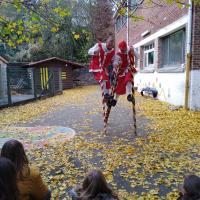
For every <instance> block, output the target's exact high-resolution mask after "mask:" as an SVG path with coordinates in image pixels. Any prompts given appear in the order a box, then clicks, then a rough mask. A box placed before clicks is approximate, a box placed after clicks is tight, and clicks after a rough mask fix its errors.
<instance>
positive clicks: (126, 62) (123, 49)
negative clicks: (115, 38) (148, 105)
mask: <svg viewBox="0 0 200 200" xmlns="http://www.w3.org/2000/svg"><path fill="white" fill-rule="evenodd" d="M118 47H119V52H118V53H117V54H116V55H115V58H114V63H113V66H114V68H113V73H115V69H117V68H119V69H118V70H119V72H118V75H117V76H118V77H117V84H116V89H115V93H116V95H115V98H114V99H113V100H111V105H112V106H115V105H116V103H117V100H118V97H119V96H120V95H124V94H126V95H127V100H128V101H129V102H133V101H134V97H133V91H132V89H133V74H134V73H136V72H137V71H136V69H135V67H134V66H133V65H134V63H131V62H134V61H132V60H133V59H132V56H134V49H133V47H131V48H129V49H128V46H127V43H126V42H125V41H124V40H123V41H121V42H120V43H119V45H118Z"/></svg>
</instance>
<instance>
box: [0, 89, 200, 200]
mask: <svg viewBox="0 0 200 200" xmlns="http://www.w3.org/2000/svg"><path fill="white" fill-rule="evenodd" d="M99 92H100V91H99V89H98V87H97V86H90V87H84V88H78V89H72V90H67V91H65V92H64V94H63V95H59V96H56V97H53V98H49V99H46V100H42V101H37V102H34V103H30V104H27V105H23V106H19V107H13V108H8V109H4V110H1V111H0V133H1V136H0V137H15V138H17V139H20V140H21V141H24V142H26V141H27V140H29V141H31V139H32V138H33V137H34V132H32V133H28V132H27V130H29V129H27V128H26V127H42V126H62V127H64V126H66V127H70V128H73V129H74V130H75V131H76V133H77V134H76V136H75V137H74V138H73V139H71V140H60V139H58V138H51V139H47V140H46V141H45V143H44V144H43V145H41V146H38V145H35V144H33V145H32V146H29V147H28V150H27V153H28V156H29V159H30V160H31V162H32V163H33V164H35V165H37V166H38V167H40V169H41V173H42V175H43V177H44V179H45V181H46V182H47V183H48V184H49V187H50V188H51V190H52V194H53V199H68V196H67V191H68V190H69V189H70V188H72V187H73V186H74V185H75V184H77V183H80V181H81V180H82V178H83V177H84V176H85V173H86V172H87V171H88V170H89V169H92V168H100V169H101V170H102V171H103V172H104V174H105V176H106V179H107V181H108V182H109V184H110V185H111V187H112V188H113V189H114V190H115V191H116V192H117V193H118V195H119V197H120V199H122V200H123V199H127V200H129V199H130V200H134V199H176V198H177V195H178V190H177V188H178V185H179V184H180V183H182V182H183V178H184V175H187V174H191V173H192V174H193V173H195V174H197V175H200V165H199V163H200V153H199V152H200V113H198V112H190V111H185V110H183V109H180V110H175V111H172V110H170V109H169V108H168V107H169V105H168V104H165V103H162V102H160V101H157V100H153V99H150V98H144V97H140V96H139V95H137V98H136V102H137V121H138V134H139V136H138V137H136V138H135V137H134V135H133V128H132V112H131V105H130V104H129V103H128V102H127V101H126V99H125V97H122V98H121V99H120V101H119V102H118V105H117V107H116V108H114V109H113V111H112V113H111V116H110V122H109V128H108V133H107V135H105V134H103V133H102V127H103V123H102V117H101V99H100V96H99ZM40 134H41V137H42V135H44V134H45V133H43V132H41V133H40Z"/></svg>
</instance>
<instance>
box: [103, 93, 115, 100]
mask: <svg viewBox="0 0 200 200" xmlns="http://www.w3.org/2000/svg"><path fill="white" fill-rule="evenodd" d="M112 99H113V96H111V95H109V94H104V100H112Z"/></svg>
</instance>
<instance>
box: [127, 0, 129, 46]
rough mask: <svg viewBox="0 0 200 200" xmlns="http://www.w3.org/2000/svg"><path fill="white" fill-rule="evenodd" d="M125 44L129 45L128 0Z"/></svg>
mask: <svg viewBox="0 0 200 200" xmlns="http://www.w3.org/2000/svg"><path fill="white" fill-rule="evenodd" d="M127 45H128V46H129V0H127Z"/></svg>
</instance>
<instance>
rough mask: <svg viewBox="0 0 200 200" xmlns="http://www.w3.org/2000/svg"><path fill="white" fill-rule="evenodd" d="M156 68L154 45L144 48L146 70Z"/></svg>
mask: <svg viewBox="0 0 200 200" xmlns="http://www.w3.org/2000/svg"><path fill="white" fill-rule="evenodd" d="M149 67H154V43H152V44H149V45H146V46H144V68H149Z"/></svg>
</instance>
